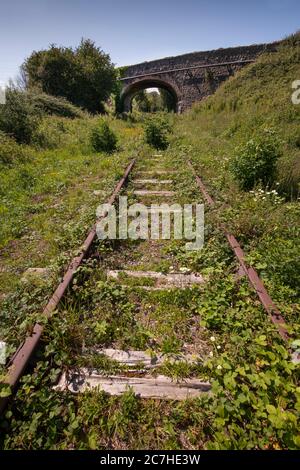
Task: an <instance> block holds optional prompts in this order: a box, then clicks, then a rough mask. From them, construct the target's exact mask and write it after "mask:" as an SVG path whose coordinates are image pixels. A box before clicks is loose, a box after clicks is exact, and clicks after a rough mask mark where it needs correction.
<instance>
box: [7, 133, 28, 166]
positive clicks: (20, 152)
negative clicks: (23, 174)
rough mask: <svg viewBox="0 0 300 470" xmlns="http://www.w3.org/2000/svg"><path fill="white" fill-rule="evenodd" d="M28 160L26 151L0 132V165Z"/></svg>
mask: <svg viewBox="0 0 300 470" xmlns="http://www.w3.org/2000/svg"><path fill="white" fill-rule="evenodd" d="M28 159H29V153H28V150H27V149H26V148H24V147H23V146H22V145H18V144H17V142H16V141H15V140H14V139H12V138H10V137H8V136H7V135H5V134H4V133H3V132H1V131H0V164H1V163H3V164H5V165H13V164H14V163H16V162H24V161H26V160H28Z"/></svg>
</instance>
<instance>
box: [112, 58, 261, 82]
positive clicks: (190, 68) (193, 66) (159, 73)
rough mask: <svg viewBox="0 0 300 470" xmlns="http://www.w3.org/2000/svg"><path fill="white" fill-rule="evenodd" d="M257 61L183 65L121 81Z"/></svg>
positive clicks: (125, 78) (245, 60)
mask: <svg viewBox="0 0 300 470" xmlns="http://www.w3.org/2000/svg"><path fill="white" fill-rule="evenodd" d="M253 62H255V60H254V59H244V60H235V61H233V62H220V63H215V64H201V65H191V66H189V67H182V68H177V69H169V70H161V71H157V72H152V73H142V74H140V75H132V76H131V77H123V78H119V80H120V81H124V80H132V79H134V78H142V77H150V76H153V75H161V74H163V73H174V72H184V71H185V70H195V69H207V68H209V67H225V66H228V65H239V64H252V63H253Z"/></svg>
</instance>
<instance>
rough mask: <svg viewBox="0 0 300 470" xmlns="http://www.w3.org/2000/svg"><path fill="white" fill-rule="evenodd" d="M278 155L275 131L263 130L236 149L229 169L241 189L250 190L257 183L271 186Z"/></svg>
mask: <svg viewBox="0 0 300 470" xmlns="http://www.w3.org/2000/svg"><path fill="white" fill-rule="evenodd" d="M279 157H280V150H279V143H278V142H277V139H276V134H275V132H271V131H269V130H265V131H264V133H263V134H262V135H261V136H257V137H256V138H253V139H251V140H249V141H248V142H246V144H244V145H242V146H240V147H238V148H237V149H236V155H235V156H234V158H232V160H231V162H230V169H231V171H232V173H233V175H234V177H235V179H236V180H237V181H238V183H239V185H240V187H241V189H244V190H250V189H253V188H254V187H255V186H257V185H258V184H262V185H263V186H264V187H271V186H272V185H273V184H274V180H275V176H276V164H277V160H278V158H279Z"/></svg>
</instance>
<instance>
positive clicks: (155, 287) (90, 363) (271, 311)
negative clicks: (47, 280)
mask: <svg viewBox="0 0 300 470" xmlns="http://www.w3.org/2000/svg"><path fill="white" fill-rule="evenodd" d="M189 167H190V168H191V170H192V172H193V173H194V180H195V183H196V184H197V186H198V188H199V189H200V191H201V194H202V196H203V199H204V201H205V202H206V203H207V204H208V205H209V206H213V205H214V201H213V199H212V198H211V196H210V195H209V193H208V191H207V189H206V187H205V185H204V183H203V181H202V180H201V179H200V178H199V176H198V175H197V174H196V173H195V171H194V169H193V166H192V164H191V162H189ZM177 177H178V175H177V174H176V172H175V171H174V168H173V167H172V163H171V162H170V161H168V160H165V159H164V157H163V156H162V155H149V156H148V157H147V158H144V159H143V160H142V161H140V160H138V161H136V160H135V159H134V160H132V161H131V162H130V164H129V165H128V166H127V168H126V170H125V172H124V175H123V177H122V178H121V180H120V181H119V182H118V184H117V186H116V188H115V190H114V192H113V194H112V196H111V197H110V198H109V200H108V201H107V202H108V203H109V204H112V205H115V204H117V198H118V196H119V195H120V194H121V193H122V194H123V193H124V188H125V186H127V191H126V194H127V196H128V199H129V201H130V202H134V203H142V204H144V205H145V206H146V207H150V206H151V205H153V204H158V205H160V204H162V203H169V204H174V203H176V202H178V203H180V204H184V203H190V201H189V199H188V198H187V197H185V196H184V195H182V194H181V193H180V191H179V190H178V187H177V183H178V180H177V179H176V178H177ZM128 183H129V184H128ZM151 210H152V211H153V210H154V211H155V208H154V209H153V207H152V209H151ZM105 215H107V214H104V215H103V217H102V219H104V218H105ZM224 233H225V236H226V238H227V240H228V243H229V245H230V247H231V248H232V250H233V253H234V255H235V256H236V258H237V261H238V263H239V265H240V266H241V268H242V271H243V273H244V275H245V276H247V278H248V280H249V282H250V284H251V285H252V287H253V288H254V290H255V292H256V294H257V296H258V298H259V300H260V302H261V304H262V306H263V307H264V309H265V311H266V312H267V314H268V315H269V316H270V319H271V320H272V322H273V323H274V324H275V325H276V327H277V328H278V332H279V334H280V335H281V337H282V339H283V340H284V341H286V342H288V340H289V334H288V331H287V327H286V325H285V322H284V319H283V317H282V316H281V314H280V312H279V310H278V309H277V307H276V305H275V304H274V302H273V301H272V299H271V297H270V296H269V294H268V292H267V290H266V288H265V287H264V285H263V283H262V281H261V280H260V278H259V276H258V274H257V272H256V271H255V270H254V269H253V268H251V267H248V266H247V264H246V261H245V255H244V253H243V250H242V248H241V246H240V245H239V243H238V241H237V240H236V238H235V237H234V236H233V235H232V234H230V233H228V232H227V231H226V229H225V228H224ZM96 238H97V234H96V225H95V226H93V227H92V229H91V231H90V233H89V234H88V236H87V238H86V240H85V241H84V243H83V245H82V247H81V249H80V252H79V254H78V255H77V256H76V257H75V258H74V259H73V260H72V261H71V263H70V265H69V267H68V269H67V271H66V273H65V276H64V278H63V280H62V282H61V283H60V284H59V286H58V287H57V289H56V290H55V292H54V294H53V295H52V297H51V298H50V300H49V302H48V304H47V305H46V307H45V309H44V311H43V315H44V316H45V317H47V319H50V317H51V316H52V314H53V312H54V311H56V310H57V309H62V310H64V311H65V310H66V311H67V312H68V309H70V304H72V296H73V295H74V293H75V296H77V300H76V301H77V303H78V302H79V307H78V304H77V307H76V308H77V309H78V321H79V323H81V324H82V335H81V344H80V347H79V349H78V347H77V349H76V354H75V356H76V357H75V356H74V358H75V359H74V361H73V363H74V364H73V365H74V367H71V368H68V369H66V370H64V371H63V373H62V375H61V376H60V378H59V381H58V383H57V384H56V385H55V387H54V388H55V389H56V390H57V391H60V392H64V391H70V392H73V393H78V392H82V391H85V390H89V389H93V388H98V387H100V388H101V389H103V390H104V391H106V392H107V393H109V394H112V395H120V394H122V393H124V391H126V390H127V389H128V387H131V388H132V389H133V391H134V392H135V393H136V394H137V395H139V396H141V397H143V398H160V399H172V400H181V399H186V398H193V397H197V396H199V395H200V394H203V393H209V391H210V388H211V386H210V381H209V377H207V376H205V375H203V374H202V373H201V364H203V362H204V360H205V358H206V357H207V356H208V354H209V347H208V342H209V338H208V335H209V333H208V332H207V331H205V329H203V328H200V327H198V326H197V325H198V323H197V320H195V315H194V312H193V307H192V305H191V304H190V300H189V299H190V298H188V300H187V301H186V302H185V301H184V299H185V295H186V294H185V292H186V291H188V292H191V291H192V292H193V295H195V296H199V295H201V292H203V290H204V289H205V288H206V287H205V286H206V282H207V280H206V279H205V277H203V276H202V275H201V273H195V272H190V271H189V270H188V269H187V268H186V267H184V266H180V265H179V264H178V261H176V257H175V256H174V249H175V251H176V246H177V245H176V244H175V245H174V240H160V239H154V240H151V239H149V240H130V241H128V240H126V241H125V240H124V241H119V242H118V243H115V244H114V247H115V250H113V251H109V250H108V251H106V252H105V249H104V252H102V251H101V246H102V245H103V246H104V248H105V247H106V244H105V242H103V243H102V244H101V243H99V242H97V243H96ZM174 246H175V248H174ZM172 253H173V254H172ZM89 259H92V260H94V261H95V262H96V265H95V264H94V265H93V269H92V270H91V272H90V273H89V276H88V279H87V280H86V279H84V283H83V287H82V288H80V289H81V290H80V289H79V292H76V291H74V290H72V289H73V288H72V283H73V282H74V278H75V277H76V276H77V273H78V269H79V268H80V266H82V265H84V264H85V263H86V262H87V260H89ZM94 284H96V285H97V288H96V291H95V293H94V297H95V298H96V299H98V298H99V299H100V300H99V301H95V299H91V300H89V301H88V302H87V301H86V300H85V299H86V298H88V296H89V294H88V293H87V292H88V290H89V289H90V290H91V285H94ZM111 289H113V290H111ZM103 292H104V294H103ZM81 294H82V299H83V300H81V298H80V296H81ZM114 296H115V297H114ZM173 297H174V298H175V302H173V300H172V298H173ZM66 298H67V299H66ZM112 298H113V300H112ZM65 299H66V300H65ZM78 299H79V300H78ZM120 299H121V300H120ZM80 302H82V304H81V303H80ZM128 302H130V307H128ZM172 302H173V303H172ZM126 305H127V306H126ZM71 307H72V305H71ZM126 309H127V310H128V311H127V310H126ZM168 310H169V311H168ZM170 311H172V312H171V313H170ZM59 313H60V311H59ZM115 316H117V319H115ZM129 317H130V320H129V327H127V324H126V321H128V318H129ZM110 319H112V323H113V325H112V326H113V328H114V331H110V332H109V333H108V331H109V330H110V328H111V325H110V324H109V321H110ZM94 320H95V321H94ZM95 325H96V327H95ZM95 328H96V334H95ZM122 328H123V329H124V331H122ZM44 329H45V325H44V324H39V323H36V324H35V325H34V327H33V330H32V333H31V334H30V335H29V336H27V338H26V339H25V341H24V342H23V343H22V344H21V345H20V347H19V348H18V349H17V351H16V353H15V354H14V356H13V357H12V358H11V360H10V362H9V364H8V374H7V383H8V384H9V385H10V386H11V388H12V390H15V389H16V388H17V385H18V382H19V380H20V378H21V377H22V375H23V374H24V372H25V371H26V368H27V366H28V363H29V360H30V359H31V357H32V356H33V354H34V352H35V350H36V348H37V347H38V344H39V342H40V339H41V337H42V334H43V333H44ZM172 330H174V332H175V333H174V332H172ZM173 333H174V334H173ZM101 337H103V338H104V340H103V341H101ZM178 338H180V340H179V339H178ZM109 341H110V344H109ZM103 343H104V344H103ZM104 359H105V360H106V361H108V364H110V366H111V367H110V368H108V369H107V370H103V361H104ZM99 364H100V367H99ZM112 366H114V370H113V373H110V370H112V369H113V367H112ZM178 370H181V371H182V370H186V371H187V372H188V374H187V375H188V378H186V377H184V374H182V373H181V375H183V376H182V377H180V378H178V377H177V380H176V381H174V371H175V372H176V371H177V372H178ZM170 371H171V373H170V374H168V372H170ZM8 400H9V398H4V399H1V402H0V409H1V411H3V410H4V408H5V406H6V404H7V402H8Z"/></svg>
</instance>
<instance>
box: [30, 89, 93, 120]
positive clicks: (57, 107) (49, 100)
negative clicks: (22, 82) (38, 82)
mask: <svg viewBox="0 0 300 470" xmlns="http://www.w3.org/2000/svg"><path fill="white" fill-rule="evenodd" d="M27 96H28V99H29V100H30V101H31V102H32V104H33V105H34V106H36V107H37V108H38V109H39V110H40V111H41V112H42V113H44V114H50V115H55V116H60V117H67V118H77V117H79V118H80V117H84V116H85V113H84V111H83V110H82V109H80V108H78V107H77V106H74V105H73V104H72V103H70V102H69V101H67V100H66V99H65V98H58V97H56V96H51V95H47V94H46V93H41V92H29V93H28V95H27Z"/></svg>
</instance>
